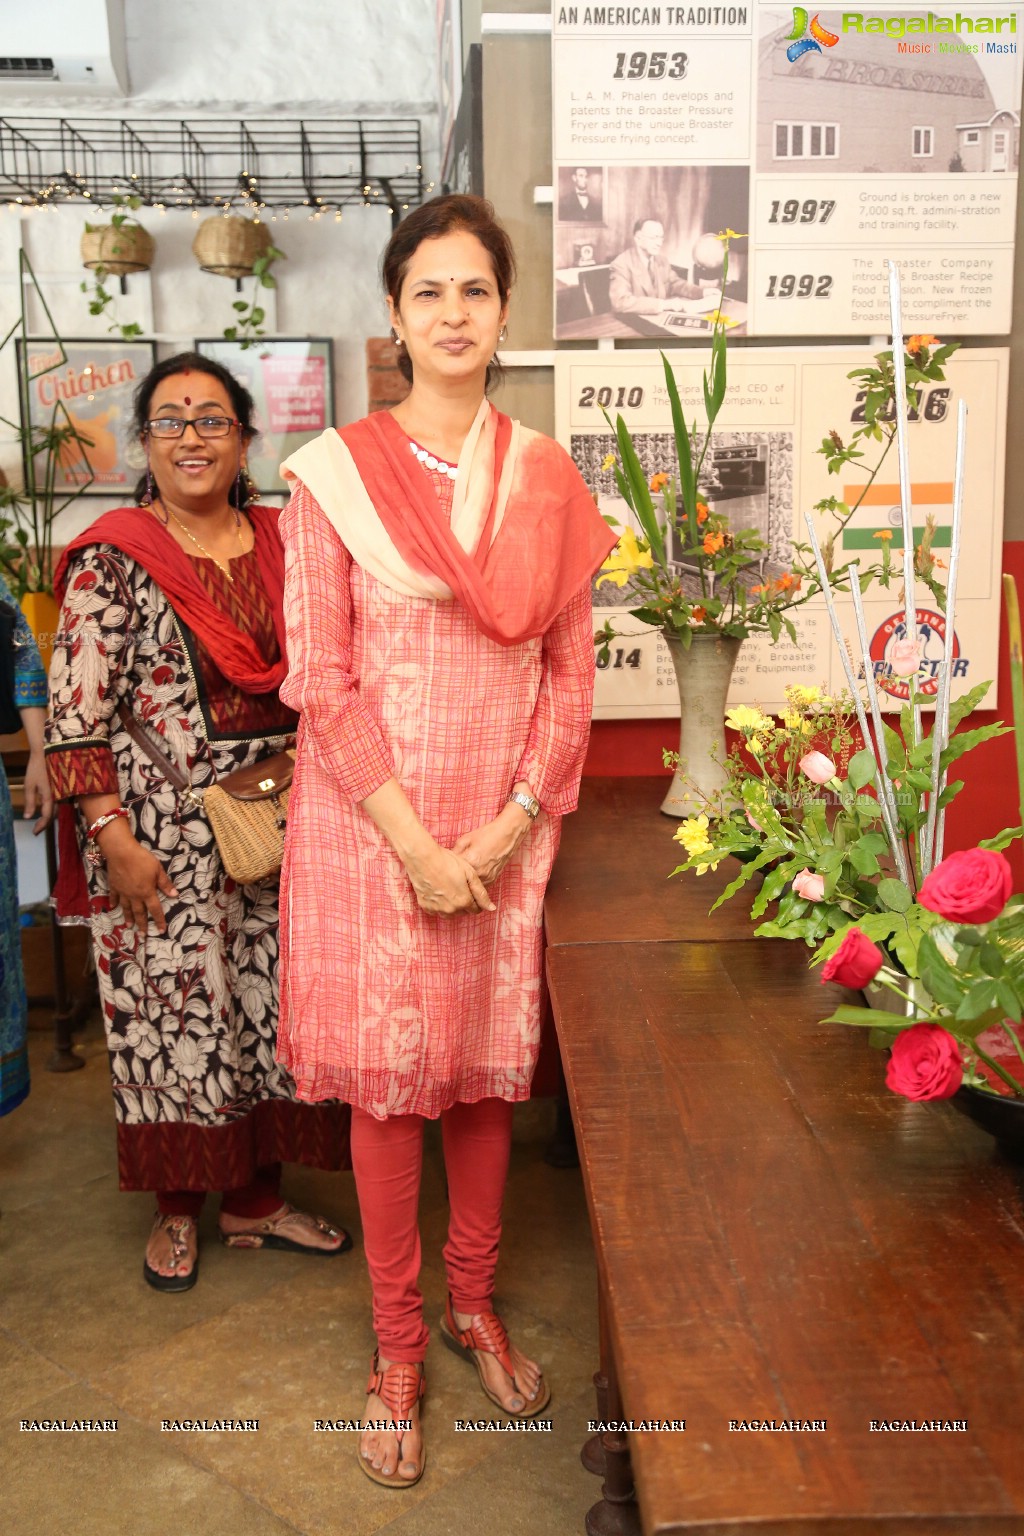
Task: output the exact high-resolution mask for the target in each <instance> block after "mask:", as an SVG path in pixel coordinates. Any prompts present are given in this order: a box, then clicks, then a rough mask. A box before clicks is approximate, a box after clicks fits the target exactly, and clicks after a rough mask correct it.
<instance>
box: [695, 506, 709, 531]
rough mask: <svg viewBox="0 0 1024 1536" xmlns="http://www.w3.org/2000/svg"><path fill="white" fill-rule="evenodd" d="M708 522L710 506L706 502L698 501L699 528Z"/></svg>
mask: <svg viewBox="0 0 1024 1536" xmlns="http://www.w3.org/2000/svg"><path fill="white" fill-rule="evenodd" d="M707 520H708V504H707V502H706V501H698V503H697V523H698V526H699V525H700V524H701V523H706V522H707Z"/></svg>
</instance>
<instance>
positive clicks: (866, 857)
mask: <svg viewBox="0 0 1024 1536" xmlns="http://www.w3.org/2000/svg"><path fill="white" fill-rule="evenodd" d="M847 857H848V859H849V860H850V863H851V864H852V865H853V867H854V869H855V870H856V871H857V873H858V874H859V875H865V876H871V875H877V874H879V873H880V872H881V868H882V866H881V865H880V864H879V862H878V859H877V858H876V857H875V855H874V854H873V853H872V852H871V850H870V849H869V848H864V847H863V846H862V845H861V844H860V843H854V844H853V846H852V848H849V849H848V850H847Z"/></svg>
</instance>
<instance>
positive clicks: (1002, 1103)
mask: <svg viewBox="0 0 1024 1536" xmlns="http://www.w3.org/2000/svg"><path fill="white" fill-rule="evenodd" d="M951 1102H952V1103H953V1104H955V1105H956V1107H957V1109H958V1110H959V1111H960V1113H961V1114H962V1115H966V1116H967V1118H968V1119H969V1120H973V1121H974V1123H975V1125H980V1126H981V1129H982V1130H983V1131H987V1132H988V1134H989V1135H990V1136H994V1137H995V1140H996V1144H997V1146H998V1147H999V1150H1000V1152H1002V1153H1004V1154H1005V1155H1006V1156H1007V1157H1010V1158H1013V1160H1014V1162H1018V1163H1024V1099H1008V1098H1003V1097H1002V1096H1001V1095H1000V1094H995V1093H985V1092H984V1090H983V1089H981V1088H971V1087H969V1086H967V1085H966V1084H965V1085H964V1086H963V1087H962V1088H958V1089H957V1091H956V1093H955V1094H954V1095H953V1098H952V1101H951Z"/></svg>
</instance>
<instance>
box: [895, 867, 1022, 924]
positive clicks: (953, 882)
mask: <svg viewBox="0 0 1024 1536" xmlns="http://www.w3.org/2000/svg"><path fill="white" fill-rule="evenodd" d="M1012 889H1013V874H1012V871H1011V869H1010V862H1009V860H1008V859H1007V858H1006V857H1005V856H1004V855H1003V854H1001V853H996V852H994V851H993V850H992V849H991V848H969V849H967V850H965V851H964V852H962V853H951V854H950V855H949V857H948V858H947V859H943V861H942V863H941V864H936V866H935V868H934V869H933V870H932V872H931V874H930V875H927V876H926V877H925V879H924V881H923V883H922V885H921V889H920V890H919V891H918V893H917V899H918V901H919V902H920V903H921V905H922V907H927V908H928V910H929V912H937V913H938V914H939V916H940V917H945V918H948V919H949V921H950V922H952V923H989V922H991V921H992V919H993V918H994V917H998V916H999V914H1000V912H1001V911H1002V910H1003V908H1004V907H1005V906H1006V903H1007V902H1008V901H1009V899H1010V893H1011V891H1012Z"/></svg>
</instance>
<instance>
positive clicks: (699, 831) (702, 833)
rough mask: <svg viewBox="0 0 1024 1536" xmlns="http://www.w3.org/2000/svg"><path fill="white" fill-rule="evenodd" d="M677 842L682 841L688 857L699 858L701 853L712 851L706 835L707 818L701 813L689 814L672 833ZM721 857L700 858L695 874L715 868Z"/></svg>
mask: <svg viewBox="0 0 1024 1536" xmlns="http://www.w3.org/2000/svg"><path fill="white" fill-rule="evenodd" d="M672 835H673V837H674V838H675V840H676V842H677V843H682V845H683V847H684V848H685V849H686V852H687V855H688V856H689V858H690V859H691V860H692V859H697V858H700V856H701V854H705V853H714V846H713V845H712V842H711V839H710V838H709V837H708V818H707V817H706V816H705V815H704V814H703V812H702V813H701V814H700V815H699V816H691V817H690V819H689V820H688V821H683V822H681V823H680V825H679V827H678V828H677V830H676V831H675V832H674V833H673V834H672ZM720 863H721V859H706V860H702V862H701V863H700V864H698V865H697V874H698V875H703V874H705V873H706V872H707V871H708V870H709V869H717V868H718V866H719V864H720Z"/></svg>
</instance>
